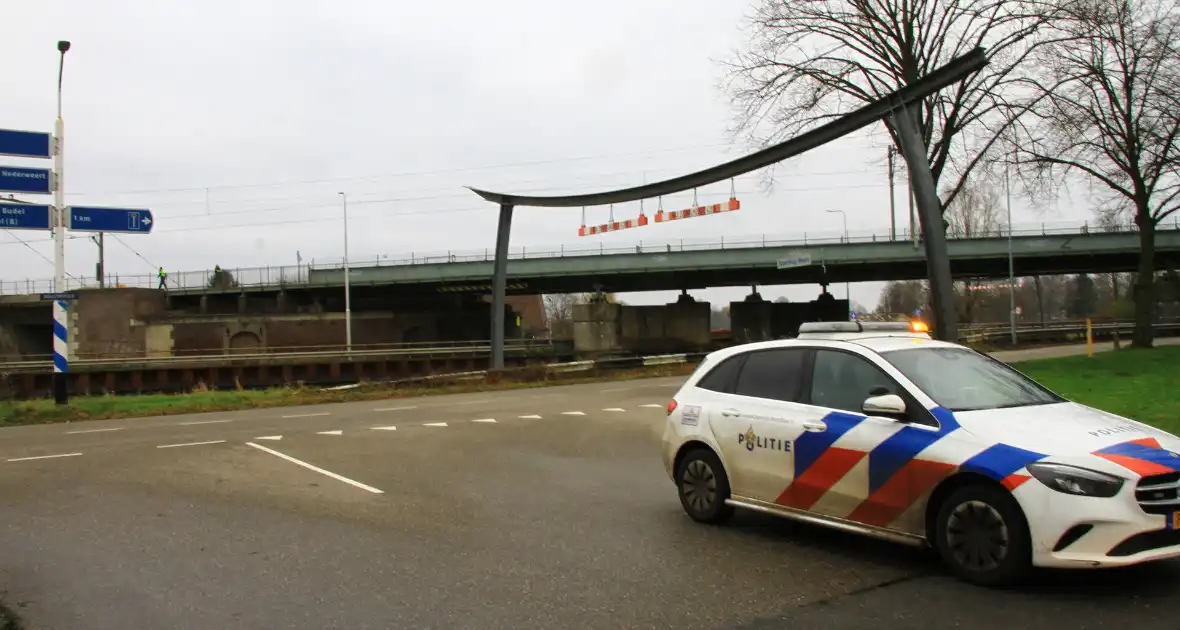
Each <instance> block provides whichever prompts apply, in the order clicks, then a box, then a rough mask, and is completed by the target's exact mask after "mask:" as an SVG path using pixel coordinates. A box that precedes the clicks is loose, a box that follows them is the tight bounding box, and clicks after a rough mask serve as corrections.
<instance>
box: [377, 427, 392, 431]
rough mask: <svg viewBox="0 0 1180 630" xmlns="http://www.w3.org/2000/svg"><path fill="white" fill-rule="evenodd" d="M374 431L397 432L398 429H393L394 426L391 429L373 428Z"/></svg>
mask: <svg viewBox="0 0 1180 630" xmlns="http://www.w3.org/2000/svg"><path fill="white" fill-rule="evenodd" d="M373 430H374V431H397V427H393V426H389V427H373Z"/></svg>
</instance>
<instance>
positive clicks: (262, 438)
mask: <svg viewBox="0 0 1180 630" xmlns="http://www.w3.org/2000/svg"><path fill="white" fill-rule="evenodd" d="M254 439H255V440H281V439H283V436H281V435H263V436H260V437H256V438H254Z"/></svg>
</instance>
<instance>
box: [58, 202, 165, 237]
mask: <svg viewBox="0 0 1180 630" xmlns="http://www.w3.org/2000/svg"><path fill="white" fill-rule="evenodd" d="M66 212H67V213H68V214H69V217H70V222H69V223H68V224H67V227H69V228H70V229H71V230H77V231H79V232H131V233H133V234H148V233H150V232H151V231H152V226H153V225H155V220H154V219H152V211H151V210H147V209H145V208H98V207H95V206H70V207H68V208H66Z"/></svg>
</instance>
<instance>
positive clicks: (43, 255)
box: [4, 230, 78, 280]
mask: <svg viewBox="0 0 1180 630" xmlns="http://www.w3.org/2000/svg"><path fill="white" fill-rule="evenodd" d="M4 231H5V232H7V233H8V235H9V236H11V237H12V238H15V239H16V241H17V243H20V244H21V245H24V246H25V247H27V248H29V251H31V252H33V253H34V254H36V255H37V256H39V257H40V258H41V260H44V261H45V262H47V263H49V264H50V265H52V264H53V261H52V260H50V259H49V257H48V256H46V255H45V254H42V253H41V252H39V251H37V250H36V249H35V248H34V247H33V246H32V245H29V244H28V243H27V242H25V241H24V239H22V238H21V237H19V236H17V235H16V234H13V233H12V230H4ZM46 241H48V242H53V239H51V238H50V239H43V240H40V241H34V242H35V243H44V242H46ZM8 244H9V245H15V244H16V243H8ZM66 275H67V276H70V277H71V278H73V279H74V280H77V279H78V278H77V277H75V276H73V275H71V274H70V273H69V272H67V273H66Z"/></svg>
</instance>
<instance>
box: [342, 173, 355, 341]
mask: <svg viewBox="0 0 1180 630" xmlns="http://www.w3.org/2000/svg"><path fill="white" fill-rule="evenodd" d="M340 199H341V200H342V201H343V203H344V344H345V346H346V350H347V351H348V352H352V287H351V286H350V285H349V278H348V195H346V194H344V193H340Z"/></svg>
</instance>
